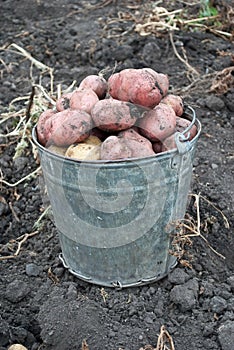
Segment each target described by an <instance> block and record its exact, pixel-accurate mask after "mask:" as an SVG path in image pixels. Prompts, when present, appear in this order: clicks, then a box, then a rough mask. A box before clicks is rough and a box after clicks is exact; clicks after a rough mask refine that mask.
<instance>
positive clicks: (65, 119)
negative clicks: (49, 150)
mask: <svg viewBox="0 0 234 350" xmlns="http://www.w3.org/2000/svg"><path fill="white" fill-rule="evenodd" d="M45 128H48V140H47V142H48V144H49V145H50V144H54V145H56V146H69V145H71V144H73V143H78V142H82V141H84V140H85V139H86V138H87V137H88V136H89V134H90V130H91V129H92V119H91V116H90V115H89V114H88V113H86V112H85V111H81V110H76V111H72V110H65V111H62V112H58V113H56V114H55V115H54V116H53V117H52V118H51V119H50V120H48V123H46V124H45Z"/></svg>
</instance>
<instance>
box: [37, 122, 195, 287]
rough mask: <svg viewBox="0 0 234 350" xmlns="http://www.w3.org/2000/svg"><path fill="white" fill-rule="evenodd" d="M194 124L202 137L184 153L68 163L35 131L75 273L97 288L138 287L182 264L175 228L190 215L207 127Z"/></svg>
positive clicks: (67, 256)
mask: <svg viewBox="0 0 234 350" xmlns="http://www.w3.org/2000/svg"><path fill="white" fill-rule="evenodd" d="M194 122H195V124H196V126H197V130H198V132H197V135H196V136H195V138H194V139H193V140H192V141H191V142H190V141H185V142H184V143H183V145H182V147H178V149H179V150H180V151H178V150H173V151H168V152H164V153H161V154H158V155H155V156H151V157H147V158H143V159H142V158H141V159H140V158H137V159H125V160H121V161H93V162H85V161H82V162H80V161H77V160H74V159H70V158H66V157H62V156H60V155H57V154H55V153H52V152H50V151H48V150H47V149H46V148H44V147H43V146H41V145H40V144H39V143H38V141H37V137H36V127H35V128H34V130H33V140H34V143H35V144H36V145H37V147H38V149H39V154H40V159H41V166H42V170H43V175H44V179H45V183H46V187H47V191H48V195H49V199H50V203H51V207H52V211H53V216H54V221H55V225H56V228H57V230H58V233H59V238H60V244H61V250H62V254H61V256H60V257H61V260H62V261H63V264H64V266H66V267H67V268H68V269H69V270H70V272H72V273H73V274H75V275H76V276H77V277H79V278H81V279H83V280H85V281H88V282H91V283H94V284H99V285H103V286H108V287H131V286H137V285H142V284H146V283H149V282H153V281H156V280H158V279H161V278H162V277H164V276H165V275H167V274H168V272H169V271H170V270H171V269H172V268H173V267H174V266H175V265H176V257H175V256H173V255H170V253H169V249H170V246H171V240H172V237H173V227H174V225H173V223H175V222H176V221H177V220H179V219H183V217H184V214H185V211H186V205H187V198H188V192H189V188H190V181H191V176H192V164H193V158H194V153H195V148H196V143H197V139H198V137H199V134H200V129H201V126H200V123H199V121H198V120H197V119H196V120H195V121H194ZM179 142H180V141H179ZM185 146H186V147H185ZM181 150H182V151H181Z"/></svg>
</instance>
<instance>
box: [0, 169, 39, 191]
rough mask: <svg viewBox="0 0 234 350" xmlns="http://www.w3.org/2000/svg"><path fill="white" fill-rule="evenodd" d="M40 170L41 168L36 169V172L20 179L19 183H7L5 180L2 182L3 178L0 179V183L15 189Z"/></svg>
mask: <svg viewBox="0 0 234 350" xmlns="http://www.w3.org/2000/svg"><path fill="white" fill-rule="evenodd" d="M40 170H41V167H38V168H37V169H36V170H34V171H33V172H32V173H30V174H28V175H26V176H24V177H23V178H21V179H20V180H19V181H17V182H15V183H13V184H12V183H9V182H7V181H5V180H3V178H0V183H3V184H5V185H7V186H9V187H15V186H18V185H19V184H20V183H22V182H24V181H25V180H27V179H29V178H30V177H32V176H34V175H36V174H37V173H38V172H39V171H40Z"/></svg>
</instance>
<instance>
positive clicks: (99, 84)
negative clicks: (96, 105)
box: [79, 74, 107, 99]
mask: <svg viewBox="0 0 234 350" xmlns="http://www.w3.org/2000/svg"><path fill="white" fill-rule="evenodd" d="M79 88H85V89H87V88H89V89H92V90H93V91H94V92H95V93H96V94H97V96H98V97H99V98H100V99H103V98H105V96H106V93H107V81H106V79H104V78H103V77H101V76H99V75H95V74H92V75H88V76H87V77H85V78H84V79H83V80H82V81H81V83H80V85H79Z"/></svg>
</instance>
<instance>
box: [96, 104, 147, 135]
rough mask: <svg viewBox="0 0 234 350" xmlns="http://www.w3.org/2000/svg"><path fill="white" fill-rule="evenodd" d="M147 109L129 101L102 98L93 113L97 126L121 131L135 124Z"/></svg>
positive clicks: (106, 129) (107, 129) (102, 128)
mask: <svg viewBox="0 0 234 350" xmlns="http://www.w3.org/2000/svg"><path fill="white" fill-rule="evenodd" d="M144 113H146V110H145V109H144V108H142V107H141V106H136V105H134V104H132V103H129V102H124V101H119V100H115V99H105V100H100V101H99V102H97V103H96V104H95V106H94V107H93V109H92V111H91V115H92V118H93V121H94V124H95V125H96V127H98V128H99V129H101V130H105V131H119V130H124V129H128V128H130V127H131V126H133V125H134V124H135V122H136V120H137V119H138V118H141V117H142V116H143V115H144Z"/></svg>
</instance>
